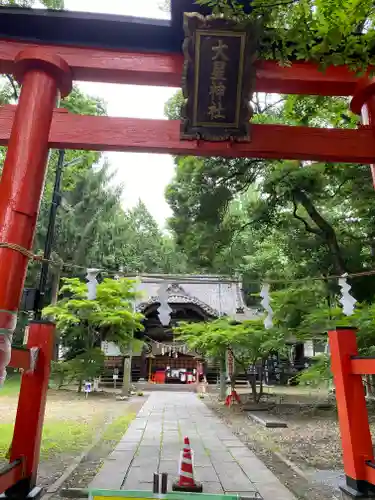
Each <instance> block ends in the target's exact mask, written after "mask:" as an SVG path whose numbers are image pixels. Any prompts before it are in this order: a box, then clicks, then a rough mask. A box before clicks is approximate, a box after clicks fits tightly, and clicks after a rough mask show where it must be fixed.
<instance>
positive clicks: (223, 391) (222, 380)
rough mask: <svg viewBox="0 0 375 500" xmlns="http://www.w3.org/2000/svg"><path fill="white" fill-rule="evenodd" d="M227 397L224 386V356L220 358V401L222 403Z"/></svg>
mask: <svg viewBox="0 0 375 500" xmlns="http://www.w3.org/2000/svg"><path fill="white" fill-rule="evenodd" d="M226 395H227V386H226V365H225V354H223V355H222V356H221V358H220V396H219V397H220V400H221V401H224V399H225V398H226Z"/></svg>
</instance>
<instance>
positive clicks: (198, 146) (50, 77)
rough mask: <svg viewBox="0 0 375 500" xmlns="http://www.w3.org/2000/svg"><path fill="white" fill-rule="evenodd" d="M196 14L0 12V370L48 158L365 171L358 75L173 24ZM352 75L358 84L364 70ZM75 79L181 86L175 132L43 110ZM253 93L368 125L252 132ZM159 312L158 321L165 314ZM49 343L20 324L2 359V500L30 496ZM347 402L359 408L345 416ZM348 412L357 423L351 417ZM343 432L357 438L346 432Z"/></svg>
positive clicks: (179, 10)
mask: <svg viewBox="0 0 375 500" xmlns="http://www.w3.org/2000/svg"><path fill="white" fill-rule="evenodd" d="M285 3H287V2H281V1H280V2H271V3H269V4H268V5H269V6H271V7H272V6H278V5H279V4H283V5H285ZM294 3H295V2H291V3H290V5H293V4H294ZM256 4H260V3H259V2H255V3H254V4H253V5H254V6H255V5H256ZM199 9H200V8H199V7H197V5H196V4H195V3H193V1H192V0H172V1H171V12H172V19H171V20H170V21H156V20H146V19H134V18H126V17H120V16H92V15H90V14H87V13H74V12H57V11H53V10H50V11H40V10H32V9H22V8H17V9H12V8H4V7H0V71H1V72H3V73H8V74H13V75H14V76H15V78H16V79H17V80H18V82H19V83H20V84H22V90H21V94H20V98H19V103H18V105H17V106H3V107H2V108H0V144H1V145H3V146H8V151H7V156H6V161H5V164H4V170H3V174H2V178H1V183H0V354H1V358H0V359H1V361H0V363H2V366H1V368H2V369H3V368H4V367H5V365H6V364H8V362H9V357H10V349H9V343H10V339H11V337H12V334H13V331H14V329H15V326H16V318H17V311H18V307H19V302H20V297H21V293H22V290H23V286H24V281H25V275H26V269H27V264H28V260H29V258H30V257H32V255H30V252H31V249H32V243H33V237H34V232H35V224H36V220H37V215H38V210H39V202H40V198H41V194H42V189H43V181H44V176H45V171H46V160H47V155H48V149H49V148H61V149H89V150H96V151H137V152H141V151H143V152H151V153H169V154H175V155H181V154H183V155H201V156H223V157H256V158H281V159H282V158H285V159H298V160H320V161H327V162H355V163H368V164H375V141H374V133H375V124H374V121H373V117H372V114H373V113H372V111H373V109H372V108H373V106H372V105H373V100H374V95H375V87H374V84H373V80H372V78H371V77H370V76H366V77H364V79H362V80H360V79H359V78H358V77H357V76H356V74H355V73H353V72H351V71H350V70H349V69H348V68H347V67H344V66H339V67H332V66H331V67H328V68H327V69H326V70H325V71H324V72H321V71H319V69H318V67H317V65H316V64H312V63H310V62H304V63H301V62H293V63H292V64H291V65H290V66H285V67H282V66H280V64H279V61H271V60H267V61H265V60H256V57H257V56H256V50H255V49H256V46H257V47H258V48H259V45H260V42H259V40H260V41H261V43H264V44H265V43H268V42H267V41H266V38H267V37H265V36H264V33H262V32H261V27H260V26H258V25H257V23H254V24H253V27H254V30H253V33H254V34H255V35H254V38H252V34H251V33H250V32H249V30H248V29H247V27H246V26H245V25H243V24H241V23H239V24H237V23H235V22H234V21H233V20H224V19H219V20H215V21H214V20H213V19H209V20H207V19H203V18H201V17H199V16H192V15H190V16H187V17H185V19H186V20H187V19H189V20H190V22H187V21H186V22H187V24H186V31H185V32H184V30H183V18H184V12H190V13H191V12H195V11H196V10H198V11H199V12H200V13H201V14H202V12H203V13H206V12H205V9H200V10H199ZM62 24H63V25H64V29H63V30H62V29H61V25H62ZM258 36H259V39H258V38H257V37H258ZM184 38H186V40H185V44H184V45H185V54H182V51H181V45H182V42H183V40H184ZM261 48H262V47H261ZM271 48H272V47H271ZM184 55H185V58H186V60H184ZM268 57H269V54H268ZM189 58H190V59H189ZM184 66H185V72H183V67H184ZM363 69H364V70H365V71H366V70H368V71H369V74H370V72H371V70H372V68H363ZM182 75H184V79H183V82H182V83H181V79H182ZM73 79H74V80H77V81H78V80H86V81H94V82H95V81H96V82H109V83H122V84H135V85H153V86H157V85H159V86H163V85H164V86H172V87H173V86H174V87H180V86H181V84H182V86H183V88H184V92H185V99H187V101H186V103H185V110H184V111H185V113H184V121H183V123H182V124H181V123H180V122H177V121H158V120H137V119H130V118H110V117H105V116H104V117H95V116H80V115H73V114H70V113H68V112H66V111H62V110H57V109H55V108H56V101H57V99H58V98H59V96H60V94H61V96H62V97H64V96H65V95H67V94H68V93H69V91H70V89H71V84H72V80H73ZM253 92H278V93H286V94H288V93H293V94H314V95H325V96H354V98H353V102H352V110H353V112H355V113H356V114H358V115H361V114H362V115H366V113H367V114H368V115H369V118H368V120H367V121H366V120H365V117H364V125H363V126H360V127H359V128H357V129H352V130H348V129H320V128H309V127H291V126H283V125H257V124H252V123H251V121H250V122H249V118H250V117H251V114H252V113H251V109H250V108H249V107H248V101H249V98H250V97H251V95H252V93H253ZM187 139H189V140H187ZM205 139H210V141H207V140H205ZM341 279H342V280H343V281H342V282H341V285H342V302H343V305H344V307H345V310H346V311H347V312H349V313H350V311H352V310H353V305H354V304H353V300H354V299H352V298H351V297H350V293H349V288H348V286H347V284H346V282H345V277H342V278H341ZM270 285H271V284H268V285H267V284H266V285H265V287H264V288H263V292H262V295H263V305H264V307H265V308H266V310H267V312H268V321H267V324H268V326H271V324H272V307H271V301H270ZM163 312H164V313H165V315H166V316H167V315H168V310H167V307H166V305H165V303H164V308H163ZM53 332H54V326H53V325H50V324H45V323H42V324H39V323H38V324H36V325H31V327H30V332H29V340H28V345H27V349H28V350H27V351H25V352H26V354H24V353H23V352H22V351H15V350H13V354H12V356H11V358H10V359H11V364H12V365H13V366H15V365H16V366H18V367H22V368H26V369H29V368H30V370H28V371H25V373H24V375H23V377H22V385H21V395H20V401H19V405H18V411H17V418H16V426H15V431H14V438H13V442H12V446H11V464H10V465H9V466H8V467H7V468H6V469H3V470H2V471H0V493H2V492H6V496H7V497H9V498H17V499H23V498H27V497H28V496H29V495H30V494H31V492H32V491H33V489H34V487H35V485H36V473H37V466H38V460H39V451H40V436H41V431H42V422H43V415H44V404H45V397H46V391H47V383H48V373H49V362H50V359H51V349H52V345H53ZM347 338H350V342H349V341H348V342H347V343H346V344H345V346H344V347H343V346H342V345H341V344H340V341H341V340H342V339H341V338H340V333H339V332H336V333H334V334H332V333H331V334H330V340H331V350H335V356H336V358H335V362H334V363H333V369H334V371H335V377H336V384H337V386H338V387H340V391H341V392H340V391H339V392H340V396H339V397H338V406H339V415H340V425H341V427H342V429H343V448H344V458H345V460H344V463H345V474H346V476H347V484H348V485H349V486H351V487H353V488H354V489H355V493H361V492H366V491H367V489H368V488H372V487H374V485H375V477H374V473H373V470H372V469H373V467H375V466H374V465H373V457H372V454H371V451H370V449H369V441H368V433H367V434H366V435H365V434H363V433H362V434H361V432H362V431H361V430H358V429H362V428H365V422H366V418H367V416H366V414H365V409H364V407H363V404H362V402H361V389H360V378H357V379H355V382H353V383H352V382H351V380H354V379H353V378H351V377H352V374H357V373H359V370H360V369H363V370H365V371H366V370H370V369H371V370H372V364H373V363H374V361H372V362H371V363H372V364H371V363H370V365H371V366H370V365H369V362H366V363H364V362H362V360H361V361H358V360H356V359H354V358H353V359H352V361H351V368H350V369H351V370H352V371H351V375H350V377H349V376H348V372H347V371H345V367H344V365H342V366H341V365H340V363H341V361H342V360H343V359H344V358H343V356H349V355H351V356H355V347H356V346H355V338H354V341H353V335H349V336H347ZM349 344H350V345H349ZM32 349H33V351H32ZM35 349H39V350H38V358H37V359H34V358H31V354H32V353H35V352H36V350H35ZM359 364H361V366H359ZM345 366H346V367H347V365H345ZM31 367H33V368H34V371H31ZM358 377H360V375H358ZM340 384H341V385H340ZM362 390H363V388H362ZM350 391H351V392H350ZM351 397H353V398H354V399H355V401H356V402H359V407H355V408H354V409H353V410H351V408H350V406H351V402H352V401H351V400H350V398H351ZM354 399H353V401H354ZM354 406H355V405H353V407H354ZM353 411H354V412H356V414H357V417H358V418H357V419H355V418H354V419H353V415H352V413H353ZM348 412H349V413H350V412H352V413H350V414H349V413H348ZM353 422H356V424H358V427H356V428H353ZM356 429H357V430H356ZM363 432H364V431H363ZM365 460H368V461H369V462H368V463H365ZM34 493H35V490H34ZM34 493H32V494H33V495H34ZM34 496H35V495H34Z"/></svg>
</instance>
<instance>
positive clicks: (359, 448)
mask: <svg viewBox="0 0 375 500" xmlns="http://www.w3.org/2000/svg"><path fill="white" fill-rule="evenodd" d="M328 338H329V345H330V352H331V367H332V373H333V377H334V383H335V389H336V399H337V411H338V416H339V425H340V432H341V441H342V450H343V462H344V471H345V475H346V485H347V486H346V487H344V489H346V490H347V491H348V492H349V493H351V494H353V490H354V491H355V492H357V493H366V492H367V490H368V485H367V482H366V461H373V458H374V457H373V451H372V442H371V434H370V428H369V423H368V414H367V407H366V400H365V392H364V387H363V383H362V376H361V375H359V374H358V375H357V374H353V373H352V370H351V357H352V356H357V355H358V349H357V340H356V329H355V328H348V327H346V328H336V330H331V331H329V332H328Z"/></svg>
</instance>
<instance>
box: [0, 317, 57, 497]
mask: <svg viewBox="0 0 375 500" xmlns="http://www.w3.org/2000/svg"><path fill="white" fill-rule="evenodd" d="M54 334H55V325H54V323H49V322H44V321H33V322H31V323H30V326H29V331H28V339H27V347H28V348H32V347H37V348H39V352H38V357H37V360H36V365H35V370H34V371H33V372H24V373H23V375H22V380H21V389H20V395H19V400H18V407H17V415H16V421H15V426H14V433H13V441H12V445H11V453H10V462H13V461H15V460H17V459H23V474H24V478H23V479H22V480H21V481H18V482H17V483H16V484H15V485H14V486H12V487H11V488H10V489H9V490H7V496H9V497H11V498H12V497H14V496H17V498H22V497H23V498H25V497H27V495H28V493H29V492H30V491H31V490H32V489H33V488H34V487H35V484H36V478H37V471H38V464H39V455H40V443H41V438H42V430H43V421H44V410H45V406H46V399H47V390H48V380H49V375H50V364H51V360H52V356H53V352H54V346H55V335H54Z"/></svg>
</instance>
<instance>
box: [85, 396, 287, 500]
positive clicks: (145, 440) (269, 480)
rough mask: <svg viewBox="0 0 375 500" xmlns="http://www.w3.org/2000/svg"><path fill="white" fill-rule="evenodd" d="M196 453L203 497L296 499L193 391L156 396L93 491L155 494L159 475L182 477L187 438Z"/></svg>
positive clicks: (108, 461) (107, 463) (107, 462)
mask: <svg viewBox="0 0 375 500" xmlns="http://www.w3.org/2000/svg"><path fill="white" fill-rule="evenodd" d="M185 436H188V437H189V438H190V444H191V447H192V449H193V451H194V457H193V461H194V472H195V479H196V480H197V481H200V482H202V483H203V492H204V493H217V494H219V493H239V494H240V495H241V496H243V497H250V498H259V496H261V497H263V498H264V500H275V498H277V500H294V497H293V495H292V494H291V493H290V491H289V490H288V489H287V488H285V486H284V485H283V484H281V482H280V481H279V480H278V479H277V478H276V476H274V474H273V473H272V472H271V471H270V470H269V469H267V467H266V466H265V465H264V464H263V462H261V461H260V460H259V459H258V458H257V457H256V456H255V455H254V453H253V452H252V451H250V450H249V449H248V448H247V447H246V446H245V445H244V444H243V443H242V442H241V441H240V440H239V439H238V438H237V437H236V436H234V435H233V434H232V432H231V431H230V430H229V429H228V427H227V426H226V425H225V424H224V423H222V422H221V421H220V420H219V418H218V417H216V415H214V413H213V412H212V411H211V410H210V409H208V408H207V407H206V405H205V404H204V403H203V402H202V401H201V400H199V399H198V398H197V396H196V394H192V393H176V392H174V393H167V392H153V393H151V395H150V397H149V398H148V400H147V401H146V403H145V404H144V405H143V407H142V409H141V410H140V411H139V413H138V415H137V418H136V419H135V420H134V421H133V422H132V423H131V425H130V426H129V428H128V430H127V432H126V433H125V435H124V436H123V438H122V439H121V441H120V442H119V444H118V445H117V447H116V448H115V450H114V451H113V452H112V453H111V455H109V456H108V458H107V459H106V460H105V462H104V464H103V467H102V468H101V469H100V471H99V472H98V474H97V475H96V477H95V478H94V480H93V482H92V483H91V484H90V486H89V487H90V488H98V489H112V490H119V489H123V490H148V491H152V480H153V473H154V472H167V473H168V476H169V485H168V491H169V490H170V489H171V485H172V482H173V481H174V480H175V479H176V478H177V471H178V461H179V456H180V452H181V449H182V443H183V438H184V437H185Z"/></svg>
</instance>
